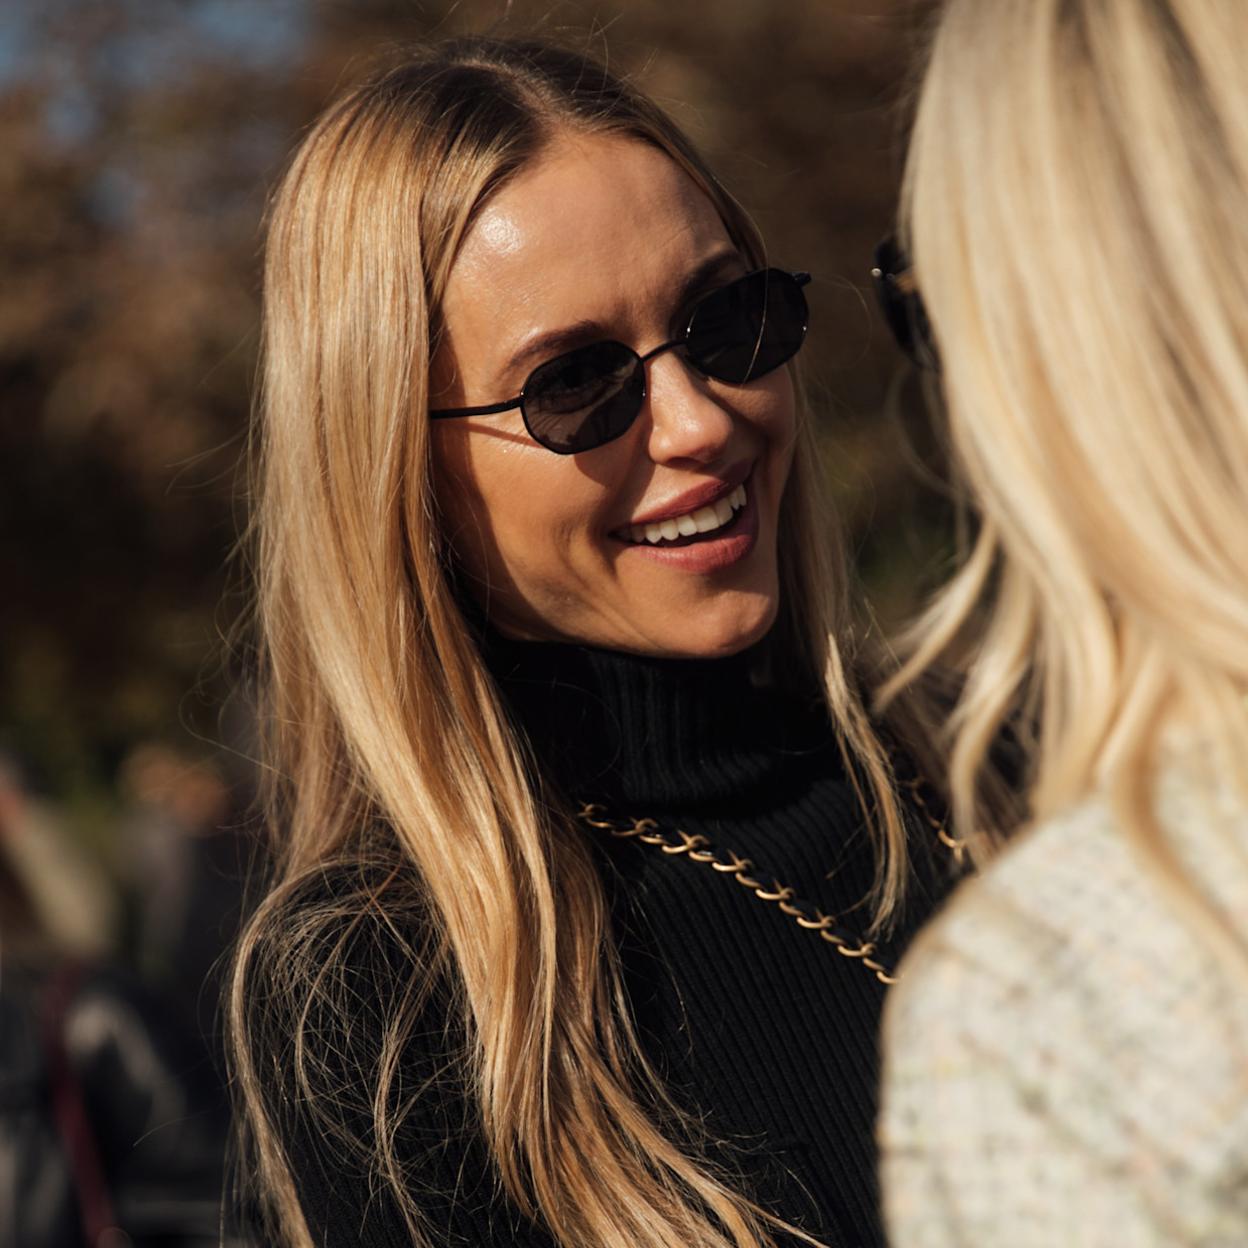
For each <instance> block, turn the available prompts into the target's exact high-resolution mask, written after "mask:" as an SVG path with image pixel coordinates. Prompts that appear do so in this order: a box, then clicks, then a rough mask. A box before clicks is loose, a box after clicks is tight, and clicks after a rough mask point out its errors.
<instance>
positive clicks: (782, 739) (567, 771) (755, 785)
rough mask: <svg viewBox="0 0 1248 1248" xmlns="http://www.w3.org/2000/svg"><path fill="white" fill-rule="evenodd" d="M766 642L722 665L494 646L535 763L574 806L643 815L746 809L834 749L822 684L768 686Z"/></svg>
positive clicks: (490, 654) (504, 643)
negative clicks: (792, 688)
mask: <svg viewBox="0 0 1248 1248" xmlns="http://www.w3.org/2000/svg"><path fill="white" fill-rule="evenodd" d="M768 649H769V647H768V642H767V641H766V640H764V641H763V642H760V643H759V644H758V645H756V646H752V647H750V648H749V649H747V650H744V651H742V652H741V653H740V654H736V655H733V656H731V657H730V658H724V659H672V658H650V657H644V656H638V655H631V654H625V653H621V652H618V651H610V650H599V649H594V648H592V647H588V646H578V645H562V644H556V643H550V642H520V641H511V640H507V639H504V638H501V637H498V636H497V635H493V634H492V635H489V636H488V637H487V638H486V641H485V645H484V652H485V656H486V660H487V662H488V663H489V666H490V668H491V670H492V671H493V672H494V675H495V677H496V679H497V680H498V682H499V685H500V688H501V689H502V691H503V694H504V696H505V698H506V699H507V701H508V702H509V703H510V705H511V708H512V711H513V713H514V715H515V719H516V722H517V725H518V727H519V728H520V729H521V730H522V731H523V732H524V734H525V735H526V737H527V738H528V741H529V745H530V747H531V749H532V752H533V755H534V759H535V762H536V764H537V766H538V767H539V768H540V769H541V771H542V773H543V775H544V776H545V777H546V778H549V779H551V780H553V781H554V782H555V783H556V784H557V786H558V787H559V788H560V789H561V790H562V791H563V792H564V794H565V795H566V796H567V797H569V798H572V799H577V800H593V801H604V802H609V803H612V804H615V805H620V804H621V803H622V804H624V806H626V807H631V808H633V809H637V808H638V807H639V806H644V807H645V808H646V810H679V809H687V808H689V807H691V806H694V805H706V804H707V803H711V804H714V803H718V802H725V803H726V802H740V801H746V800H749V799H750V798H751V796H758V795H761V794H762V793H763V792H764V791H765V790H766V789H767V788H768V787H769V786H771V785H774V784H776V783H778V782H779V781H780V780H781V778H782V777H781V775H780V773H781V772H782V771H783V770H784V768H785V767H786V766H789V765H792V764H793V763H794V762H795V761H800V760H801V759H803V758H806V757H809V755H810V754H811V753H812V752H813V751H815V750H817V749H819V748H820V747H821V746H822V745H824V744H826V742H827V741H828V739H829V737H830V736H831V728H830V725H829V723H828V718H827V714H826V711H825V710H824V708H823V706H822V705H821V703H820V700H819V698H818V697H817V691H816V690H815V689H814V687H813V683H812V687H811V689H810V690H809V691H808V694H807V696H805V697H803V696H794V695H792V694H788V693H785V692H783V691H781V690H780V689H778V688H777V687H775V686H774V685H773V684H772V683H771V682H770V680H769V676H768V672H769V669H770V664H769V661H768Z"/></svg>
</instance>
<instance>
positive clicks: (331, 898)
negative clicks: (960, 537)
mask: <svg viewBox="0 0 1248 1248" xmlns="http://www.w3.org/2000/svg"><path fill="white" fill-rule="evenodd" d="M805 280H806V279H805V275H803V274H794V273H791V272H788V271H787V270H784V269H781V268H773V267H768V263H767V260H766V257H765V255H764V250H763V246H762V243H761V241H760V239H759V238H758V237H757V235H756V233H755V231H754V230H753V228H752V226H751V225H750V223H749V221H748V219H747V217H746V216H745V214H744V213H743V212H742V210H741V209H740V208H739V207H738V206H737V205H736V204H735V203H734V202H733V201H732V199H731V198H730V197H729V196H728V195H727V194H726V193H725V192H724V191H723V189H722V188H721V187H720V186H719V185H718V184H717V183H716V181H715V180H714V178H713V176H712V175H711V174H710V173H709V171H708V170H707V169H706V167H705V166H704V164H703V163H702V162H701V160H700V159H699V158H698V157H697V155H696V154H695V153H694V152H693V150H692V149H691V148H690V146H689V144H688V142H687V140H686V139H685V138H684V137H683V136H682V135H681V134H680V133H679V131H678V130H677V129H676V128H675V127H674V126H673V125H672V123H671V122H670V121H669V120H668V119H667V118H666V117H665V116H664V115H663V114H662V113H661V112H660V111H659V110H658V109H657V108H656V107H655V106H654V105H653V104H652V103H650V102H649V101H648V100H646V99H645V98H644V97H643V96H641V95H639V94H638V93H637V92H636V91H634V90H633V89H632V88H630V87H629V86H627V85H626V84H624V83H622V82H620V81H618V80H617V79H614V78H613V77H611V76H610V75H608V74H607V73H606V72H605V70H603V69H602V68H601V67H600V66H597V65H595V64H594V63H592V62H590V61H588V60H586V59H585V58H584V57H583V56H579V55H575V54H572V53H568V52H564V51H561V50H558V49H556V48H552V47H550V46H546V45H540V44H531V43H512V42H500V41H494V40H469V41H459V42H454V43H450V44H445V45H440V46H438V47H434V48H431V49H429V50H428V51H426V52H425V53H422V54H421V55H419V56H417V57H415V58H413V59H412V60H410V61H409V62H407V63H405V64H403V65H401V66H399V67H398V68H396V69H394V70H392V71H391V72H389V73H387V74H385V75H383V76H381V77H380V78H378V79H376V80H375V81H373V82H370V83H368V84H366V85H365V86H363V87H361V88H358V89H357V90H355V91H354V92H352V93H351V94H350V95H348V96H347V97H346V98H345V99H344V100H342V101H341V102H340V103H338V104H337V105H335V106H334V107H333V108H331V109H330V110H329V111H328V112H327V113H326V114H325V116H324V117H323V118H322V119H321V120H320V122H319V123H318V124H317V125H316V126H315V127H314V128H313V130H312V131H311V133H310V134H309V135H308V137H307V138H306V140H305V141H304V143H303V144H302V146H301V147H300V149H299V151H298V153H297V154H296V156H295V159H294V162H293V164H292V166H291V169H290V171H289V173H288V174H287V176H286V178H285V180H284V182H283V184H282V186H281V188H280V190H279V192H278V194H277V197H276V200H275V204H274V209H273V214H272V220H271V225H270V234H269V241H268V252H267V270H266V288H265V297H266V319H267V329H266V340H265V353H266V365H265V374H264V395H263V403H262V408H261V427H260V445H261V460H260V465H259V467H260V508H259V513H258V516H257V531H258V567H259V573H260V585H259V611H260V621H261V625H262V634H263V637H264V645H265V648H264V655H265V659H266V667H265V682H266V689H267V694H268V711H269V715H268V727H269V738H268V743H267V749H268V761H269V763H270V768H269V775H270V777H271V786H270V791H269V794H268V811H269V816H270V823H271V829H272V835H273V839H274V844H275V846H276V849H277V867H276V876H275V878H274V880H273V881H272V882H271V888H270V891H269V894H268V896H267V898H266V900H265V901H264V903H263V904H262V905H261V906H260V908H259V909H258V911H257V913H256V915H255V917H254V918H253V920H252V921H251V923H250V925H249V927H248V929H247V931H246V932H245V934H244V937H243V939H242V942H241V945H240V948H239V951H238V955H237V961H236V968H235V975H234V981H233V991H232V996H231V1014H232V1039H233V1050H234V1062H235V1069H236V1072H237V1079H236V1086H237V1087H238V1089H239V1093H240V1097H241V1107H242V1111H243V1113H242V1116H243V1119H244V1121H245V1123H246V1126H247V1130H248V1135H249V1148H250V1154H249V1155H250V1156H251V1157H252V1158H253V1160H254V1162H255V1168H254V1169H255V1174H256V1175H257V1178H258V1183H259V1188H260V1195H261V1197H262V1203H263V1204H264V1206H265V1208H266V1209H267V1213H268V1218H269V1225H268V1226H267V1228H266V1229H265V1231H264V1234H265V1235H266V1236H267V1238H266V1242H272V1241H277V1242H282V1243H286V1244H291V1245H301V1246H306V1245H310V1244H313V1243H315V1244H317V1245H330V1246H331V1248H339V1246H345V1245H347V1244H351V1245H356V1244H360V1243H364V1244H369V1245H391V1244H395V1245H397V1244H410V1243H412V1242H414V1241H415V1242H418V1243H430V1244H442V1243H447V1242H454V1243H466V1244H473V1245H492V1244H507V1245H525V1246H529V1248H551V1246H553V1245H559V1246H562V1248H573V1246H575V1248H606V1246H608V1245H629V1248H676V1246H677V1245H680V1246H682V1248H684V1246H686V1245H689V1244H697V1245H699V1246H703V1245H706V1246H712V1248H713V1246H716V1245H718V1246H720V1248H727V1246H728V1245H733V1246H734V1248H759V1246H761V1245H766V1244H774V1243H778V1242H780V1241H781V1240H784V1241H785V1242H805V1243H818V1242H829V1243H837V1244H844V1243H853V1244H857V1245H871V1244H875V1243H879V1242H881V1231H880V1225H879V1216H878V1212H877V1208H876V1203H877V1202H876V1197H875V1187H874V1177H873V1176H874V1155H873V1147H872V1143H871V1122H872V1114H873V1109H874V1093H873V1088H874V1083H875V1075H876V1070H875V1030H876V1025H877V1021H878V1015H879V1010H880V1005H881V1000H882V993H883V991H884V985H885V984H886V983H888V982H889V981H890V978H891V977H890V974H889V968H890V966H891V959H892V958H893V957H894V956H895V955H896V953H897V952H898V950H899V948H900V945H901V943H902V942H903V941H904V938H905V933H906V932H907V931H908V930H909V928H910V925H911V924H912V922H913V921H914V920H915V919H916V918H918V917H920V916H921V915H922V913H923V911H924V909H925V908H926V907H927V906H928V905H930V902H931V892H932V888H931V887H928V885H929V884H930V883H931V881H930V880H929V879H927V878H926V877H923V876H920V875H919V874H916V873H915V870H914V865H915V864H916V863H922V862H923V861H925V859H924V855H923V854H919V855H912V854H911V853H910V852H909V847H908V839H909V833H908V823H907V819H906V816H905V812H904V811H903V808H902V807H901V806H900V804H899V802H898V801H897V799H896V796H895V794H894V790H893V787H892V782H891V764H890V759H889V757H888V755H887V754H886V752H885V750H884V748H883V746H882V745H881V743H880V741H879V740H878V738H877V736H876V734H875V732H874V731H873V729H872V727H871V725H870V723H869V722H868V720H867V718H866V716H865V714H864V713H863V710H862V708H861V705H860V703H859V701H858V697H857V693H856V685H857V681H856V679H855V676H854V664H855V659H854V656H853V654H852V652H851V650H850V647H849V645H848V641H849V630H848V627H847V624H846V603H845V593H844V586H845V579H844V577H843V576H842V575H841V574H840V572H839V568H838V558H839V557H838V554H837V549H836V543H835V529H834V527H833V526H832V524H831V523H830V521H829V520H828V519H827V517H825V516H824V515H823V513H822V511H821V509H820V506H819V504H818V501H817V499H818V491H817V482H816V479H815V476H814V468H815V462H816V461H815V456H814V454H813V452H812V443H811V438H812V434H811V430H810V428H809V424H808V422H807V420H806V418H805V414H804V410H803V404H802V400H801V390H800V386H799V384H798V380H797V376H796V373H795V370H794V365H795V357H796V355H797V353H798V350H799V348H800V346H801V344H802V340H803V337H804V335H805V330H806V304H805V299H804V295H803V293H802V287H803V285H804V282H805ZM921 879H922V880H924V881H925V882H924V883H923V884H920V885H919V886H915V885H916V884H918V882H919V881H920V880H921ZM867 902H869V903H870V904H869V905H864V903H867ZM855 908H857V910H858V913H859V914H860V916H861V921H860V923H859V924H858V925H857V926H856V927H848V926H846V925H844V924H843V923H842V921H841V920H840V919H839V918H838V917H837V916H839V915H841V914H844V913H846V912H848V911H851V910H854V909H855ZM890 923H891V924H893V926H894V927H895V928H896V930H897V932H898V933H899V935H897V936H896V939H895V942H894V943H889V942H887V941H885V940H884V938H883V937H882V936H881V935H879V933H882V932H884V931H885V930H887V929H888V927H889V925H890ZM830 1053H831V1054H832V1059H831V1064H830V1058H829V1054H830ZM830 1071H831V1072H832V1073H829V1072H830ZM331 1176H332V1177H331Z"/></svg>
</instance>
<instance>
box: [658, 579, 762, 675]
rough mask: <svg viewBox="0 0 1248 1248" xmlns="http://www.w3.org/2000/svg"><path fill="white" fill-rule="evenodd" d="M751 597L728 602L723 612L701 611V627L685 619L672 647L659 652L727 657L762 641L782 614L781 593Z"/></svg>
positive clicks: (699, 657)
mask: <svg viewBox="0 0 1248 1248" xmlns="http://www.w3.org/2000/svg"><path fill="white" fill-rule="evenodd" d="M749 598H750V599H752V601H746V602H736V603H732V604H731V606H730V607H729V605H728V604H725V607H726V609H724V610H721V611H716V610H714V609H709V610H708V609H704V611H703V612H699V615H700V616H701V619H700V626H699V628H698V629H697V630H690V629H689V628H688V627H687V624H688V621H687V620H684V621H681V624H682V627H681V628H680V629H679V630H678V631H675V630H674V635H672V637H671V642H672V644H671V646H670V648H668V649H663V650H656V651H655V653H666V654H670V655H671V657H673V658H687V659H726V658H728V657H729V656H730V655H734V654H740V652H741V651H742V650H745V649H748V648H749V647H750V646H752V645H754V644H755V642H759V641H762V639H763V638H764V637H765V636H766V635H767V634H768V632H770V630H771V626H772V625H773V624H774V623H775V622H776V616H777V614H778V613H779V597H778V595H776V594H770V595H761V594H760V595H749Z"/></svg>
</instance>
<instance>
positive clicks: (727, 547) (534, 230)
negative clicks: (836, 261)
mask: <svg viewBox="0 0 1248 1248" xmlns="http://www.w3.org/2000/svg"><path fill="white" fill-rule="evenodd" d="M708 265H709V266H711V267H710V269H709V271H708V268H707V266H708ZM749 267H750V266H749V265H748V264H747V263H746V262H745V261H744V259H742V258H741V257H740V256H739V255H738V254H737V252H736V250H735V248H734V246H733V244H732V242H731V240H730V239H729V237H728V234H727V232H726V230H725V228H724V225H723V223H722V221H721V220H720V218H719V216H718V214H717V213H716V211H715V209H714V207H713V205H712V204H711V202H710V200H709V199H707V197H706V196H705V195H704V194H703V193H702V192H701V191H700V190H699V189H698V187H697V185H696V184H695V183H694V182H693V180H692V179H691V178H689V176H688V175H687V174H686V173H684V171H683V170H681V169H680V168H679V167H678V166H677V165H676V164H675V163H674V162H673V161H672V160H671V159H670V158H669V157H667V156H665V155H664V154H662V153H661V152H659V151H657V150H655V149H653V148H651V147H649V146H647V145H645V144H643V143H641V142H639V141H636V140H631V139H624V138H614V137H610V138H608V137H602V136H571V135H568V136H560V137H559V138H557V139H556V140H555V141H554V142H553V143H552V144H551V145H550V146H549V147H548V148H547V149H546V150H545V152H544V153H543V154H542V155H541V156H540V157H539V158H538V159H537V160H535V161H534V162H533V163H532V164H531V165H529V166H528V167H527V168H526V169H525V170H523V171H522V172H521V173H520V175H519V176H517V177H516V178H515V179H514V180H512V181H511V182H509V183H508V184H507V185H506V186H505V187H504V188H503V189H502V190H501V192H500V193H498V194H497V195H496V196H495V197H494V198H493V199H492V200H491V201H489V203H488V204H487V206H486V207H485V209H484V210H483V211H482V212H481V214H480V215H479V216H478V218H477V220H476V221H475V223H474V224H473V227H472V229H471V230H470V232H469V234H468V236H467V237H466V239H465V241H464V244H463V246H462V248H461V250H460V252H459V255H458V256H457V258H456V260H455V264H454V266H453V269H452V271H451V275H450V279H449V284H448V288H447V292H446V297H445V302H444V305H443V317H444V326H445V335H444V339H443V344H442V348H441V350H440V352H439V355H438V357H437V359H436V360H435V362H434V376H433V383H432V386H433V390H434V393H433V396H432V404H431V405H432V406H433V407H437V408H443V407H461V406H472V405H479V404H486V403H494V402H498V401H501V400H504V399H508V398H511V397H512V396H514V395H517V394H519V392H520V390H521V388H522V387H523V385H524V382H525V379H526V377H527V376H528V374H529V373H530V372H531V371H532V370H533V369H534V368H536V367H537V365H539V364H541V363H543V362H545V361H546V360H548V359H550V358H551V357H553V356H555V355H559V354H561V353H562V352H564V351H567V350H570V349H571V348H573V347H576V346H580V345H583V344H584V343H585V342H587V341H597V340H601V339H607V338H610V339H615V340H617V341H619V342H623V343H626V344H628V345H629V346H631V347H633V348H634V349H635V350H636V351H638V352H639V353H640V354H643V355H644V354H645V353H646V352H647V351H649V350H651V349H652V348H653V347H655V346H657V345H659V344H660V343H662V342H665V341H667V340H669V339H670V338H671V337H673V335H674V333H675V332H676V331H678V330H679V329H680V328H682V327H683V317H684V314H685V313H686V312H687V308H688V304H689V302H691V297H690V294H689V293H686V294H685V295H684V297H683V298H682V288H683V287H685V285H686V284H687V282H688V281H689V279H691V278H692V277H694V276H695V275H696V274H698V273H699V272H701V273H703V275H704V280H703V281H702V283H701V284H700V285H699V287H698V289H697V290H696V291H694V292H691V294H692V297H696V295H697V294H701V293H706V292H707V291H708V290H710V289H713V288H715V287H716V286H719V285H723V284H724V283H725V282H727V281H730V280H731V279H732V278H734V277H737V276H740V275H741V274H743V273H745V272H746V271H747V270H748V268H749ZM569 328H572V329H575V331H576V332H575V336H574V337H572V338H571V339H570V340H569V341H567V342H566V343H563V344H560V345H551V344H549V343H547V344H546V345H545V346H544V347H543V348H541V349H539V350H538V351H537V352H536V353H531V354H528V355H524V354H523V353H522V348H524V347H525V346H526V344H529V343H531V342H532V340H533V339H534V338H536V337H537V336H539V335H542V336H545V335H547V334H549V333H551V332H552V331H563V330H567V329H569ZM518 352H521V354H520V355H519V357H518V358H517V353H518ZM646 370H647V398H646V402H645V406H644V407H643V408H642V411H641V413H640V415H639V416H638V418H637V421H636V423H635V424H634V425H633V426H632V428H631V429H629V431H628V432H627V433H626V434H625V435H624V436H623V437H620V438H618V439H617V440H615V441H614V442H610V443H608V444H606V445H604V446H600V447H597V448H595V449H594V450H590V451H585V452H581V453H579V454H576V455H567V456H560V455H555V454H552V453H551V452H550V451H549V450H547V449H546V448H544V447H542V446H539V445H538V444H537V443H535V442H534V441H533V440H532V438H531V437H530V436H529V434H528V433H527V431H526V430H525V428H524V423H523V420H522V417H521V414H520V412H519V411H518V410H516V411H510V412H504V413H501V414H498V415H493V416H476V417H465V418H460V419H454V420H438V421H435V422H433V438H434V471H435V479H436V482H437V495H438V502H439V506H440V508H441V512H442V518H443V524H444V526H445V529H446V532H447V534H448V536H449V538H450V541H451V545H452V548H453V550H454V553H455V557H456V559H457V560H458V562H459V564H460V566H461V567H462V569H463V570H464V572H465V574H466V575H465V578H464V579H465V584H466V586H467V588H468V589H469V591H470V592H472V593H474V594H475V595H476V597H477V599H478V601H479V602H480V603H481V604H482V605H483V606H484V607H485V608H486V611H487V615H488V618H489V619H490V621H491V623H492V624H493V626H494V627H495V628H497V629H498V630H499V631H500V632H502V633H503V634H504V635H506V636H510V637H513V638H518V639H522V640H554V641H574V642H580V643H586V644H590V645H594V646H600V647H603V648H607V649H613V650H624V651H630V652H634V653H639V654H650V655H666V656H687V657H713V656H717V655H726V654H731V653H734V652H736V651H739V650H741V649H742V648H744V647H745V646H748V645H750V644H751V643H752V642H754V641H756V640H757V639H758V638H760V637H761V636H762V635H763V634H764V633H765V632H766V631H767V629H768V628H769V627H770V625H771V623H772V621H773V620H774V618H775V615H776V611H777V607H778V602H779V584H778V576H777V562H776V544H777V528H778V518H779V509H780V499H781V495H782V494H783V491H784V486H785V482H786V480H787V477H788V473H789V466H790V462H791V458H792V447H793V435H794V420H795V412H794V408H795V400H794V391H793V385H792V381H791V379H790V376H789V374H788V371H787V370H786V369H784V368H780V369H777V370H776V371H775V372H773V373H771V374H769V375H768V376H766V377H762V378H759V379H758V380H756V381H754V382H751V383H749V384H748V385H744V386H733V385H729V384H726V383H723V382H718V381H713V380H709V379H707V378H704V377H702V376H700V375H699V374H698V373H697V372H696V371H695V370H694V369H693V368H692V367H691V366H690V365H689V364H687V363H686V362H685V359H684V357H683V354H682V353H681V352H680V351H678V350H677V351H670V352H666V353H664V354H662V355H660V356H658V357H656V358H655V359H654V360H652V361H650V362H649V363H648V364H647V365H646ZM746 474H748V479H747V480H746V492H747V497H748V503H747V505H746V508H745V510H744V511H743V512H742V513H741V516H740V517H739V518H737V519H736V520H734V525H733V532H734V537H733V538H727V537H725V538H721V539H718V540H712V539H713V537H714V535H712V534H708V535H706V537H707V539H708V540H706V541H702V540H699V541H697V542H696V543H695V544H694V545H690V546H687V547H684V548H683V550H682V549H680V548H677V549H670V550H666V551H664V550H661V549H659V548H649V549H647V548H645V547H644V546H638V545H635V544H632V543H629V542H627V541H626V540H623V538H622V537H621V536H620V532H621V530H623V529H624V528H626V526H628V525H629V524H630V523H632V522H634V521H636V520H637V519H639V518H641V517H644V516H647V515H653V514H655V513H657V512H661V511H662V510H664V509H665V508H668V509H670V508H669V505H670V504H671V503H672V502H673V500H676V499H678V498H679V497H680V496H682V495H685V494H686V493H687V492H688V491H690V490H693V489H696V488H703V489H706V488H708V487H714V488H721V487H723V486H724V485H725V483H729V484H730V483H734V482H735V481H738V480H740V479H741V478H742V477H743V476H745V475H746ZM721 492H722V488H721Z"/></svg>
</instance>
